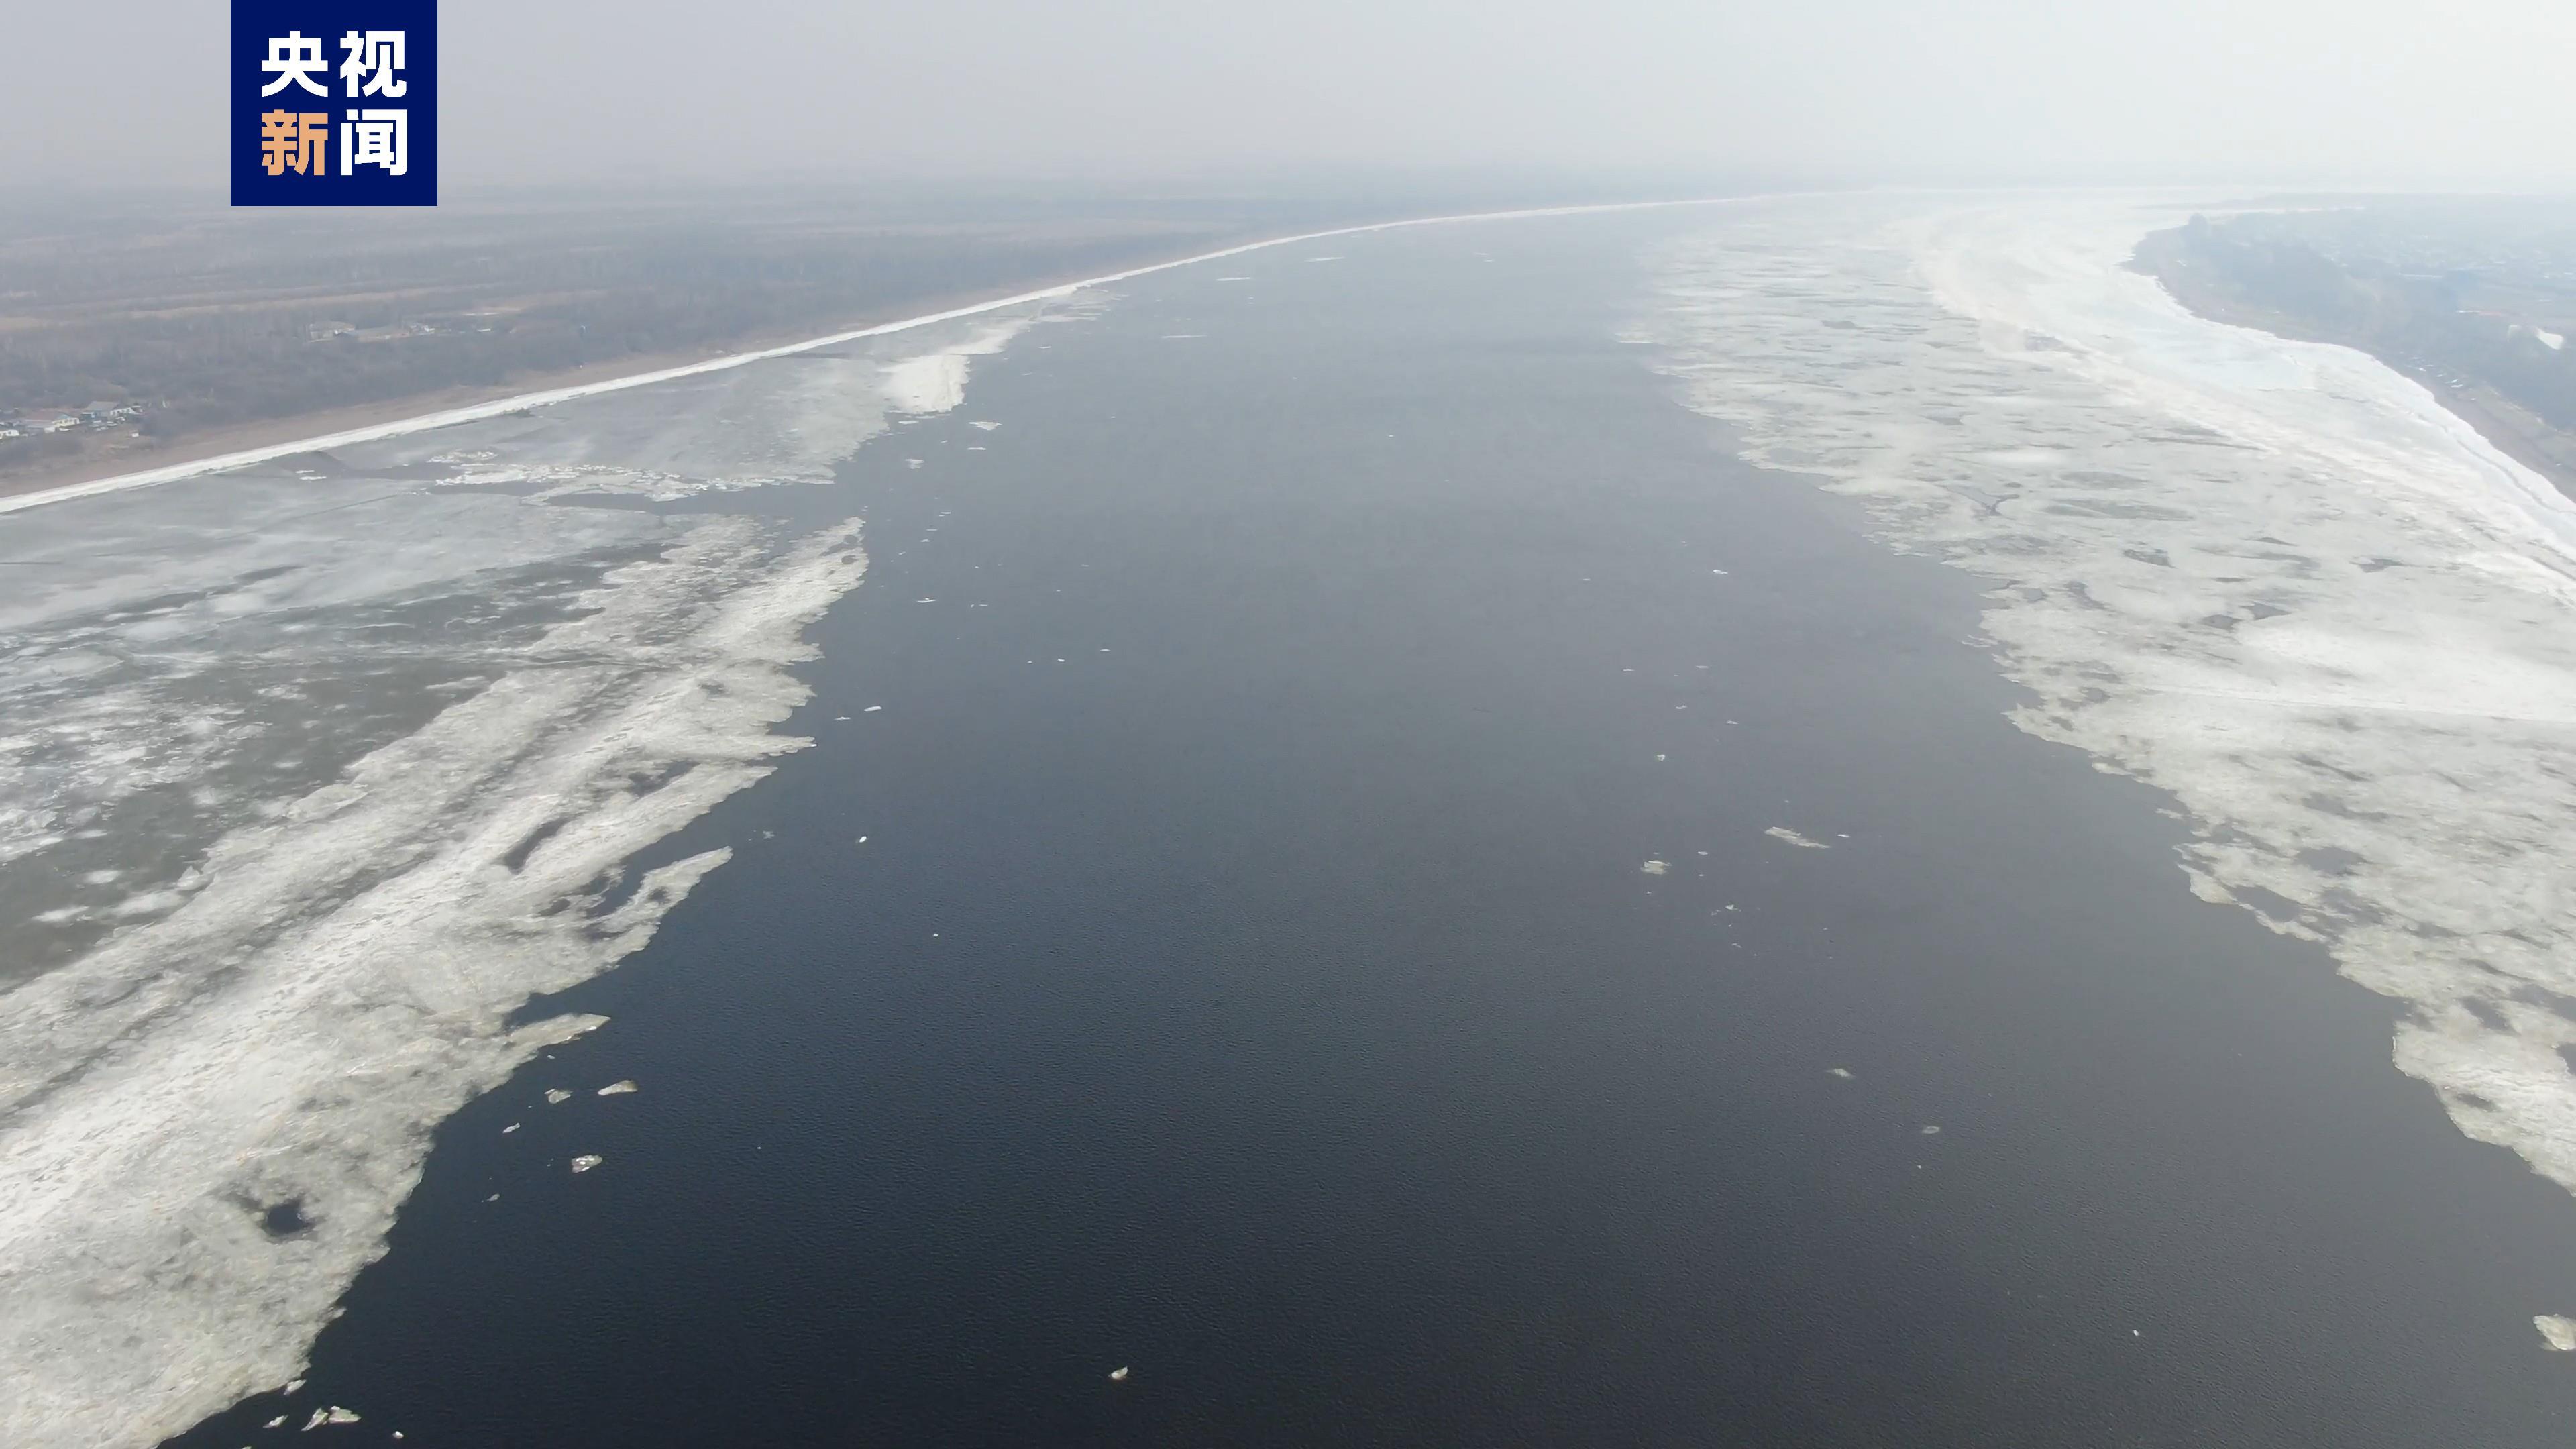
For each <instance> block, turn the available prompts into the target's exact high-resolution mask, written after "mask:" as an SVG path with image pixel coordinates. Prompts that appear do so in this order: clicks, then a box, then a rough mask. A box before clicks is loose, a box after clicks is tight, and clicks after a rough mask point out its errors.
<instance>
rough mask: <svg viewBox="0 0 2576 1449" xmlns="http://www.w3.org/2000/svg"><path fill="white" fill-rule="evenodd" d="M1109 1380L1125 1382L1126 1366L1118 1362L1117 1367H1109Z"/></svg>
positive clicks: (1114, 1382) (1115, 1382) (1117, 1382)
mask: <svg viewBox="0 0 2576 1449" xmlns="http://www.w3.org/2000/svg"><path fill="white" fill-rule="evenodd" d="M1109 1381H1110V1382H1111V1383H1113V1384H1123V1383H1125V1382H1127V1366H1126V1365H1125V1364H1120V1365H1119V1366H1118V1367H1116V1368H1114V1369H1111V1370H1110V1371H1109Z"/></svg>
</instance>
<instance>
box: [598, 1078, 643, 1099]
mask: <svg viewBox="0 0 2576 1449" xmlns="http://www.w3.org/2000/svg"><path fill="white" fill-rule="evenodd" d="M635 1090H637V1088H636V1086H635V1083H634V1082H632V1081H624V1082H611V1083H609V1084H608V1085H607V1086H605V1087H602V1088H600V1089H599V1095H601V1096H603V1097H622V1096H625V1095H626V1094H627V1093H629V1092H632V1091H635Z"/></svg>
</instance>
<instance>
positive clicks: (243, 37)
mask: <svg viewBox="0 0 2576 1449" xmlns="http://www.w3.org/2000/svg"><path fill="white" fill-rule="evenodd" d="M229 64H230V65H231V74H230V75H228V76H226V77H225V85H226V88H227V90H228V92H229V94H230V96H231V99H232V140H231V144H232V174H233V205H235V206H436V205H437V204H438V4H437V0H233V37H232V50H231V53H230V61H229Z"/></svg>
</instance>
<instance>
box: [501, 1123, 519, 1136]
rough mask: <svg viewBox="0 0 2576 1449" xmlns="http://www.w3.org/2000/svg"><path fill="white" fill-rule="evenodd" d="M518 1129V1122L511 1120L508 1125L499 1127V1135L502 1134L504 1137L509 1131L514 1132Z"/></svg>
mask: <svg viewBox="0 0 2576 1449" xmlns="http://www.w3.org/2000/svg"><path fill="white" fill-rule="evenodd" d="M518 1130H519V1124H518V1123H516V1122H513V1123H511V1124H510V1125H509V1126H507V1127H504V1128H502V1129H501V1135H502V1136H504V1137H507V1136H509V1135H510V1134H511V1133H513V1132H516V1131H518Z"/></svg>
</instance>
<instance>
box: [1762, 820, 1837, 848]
mask: <svg viewBox="0 0 2576 1449" xmlns="http://www.w3.org/2000/svg"><path fill="white" fill-rule="evenodd" d="M1762 833H1763V834H1765V835H1768V836H1770V837H1771V838H1772V839H1773V840H1777V841H1781V842H1783V843H1786V844H1789V845H1794V846H1797V847H1798V848H1799V849H1801V850H1831V849H1833V847H1832V846H1831V845H1829V844H1827V843H1825V842H1824V841H1821V840H1815V839H1811V838H1809V837H1807V836H1804V835H1800V834H1799V833H1798V832H1797V831H1794V830H1792V829H1790V828H1789V827H1788V826H1786V825H1774V826H1772V827H1770V828H1769V829H1767V830H1765V831H1763V832H1762Z"/></svg>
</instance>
